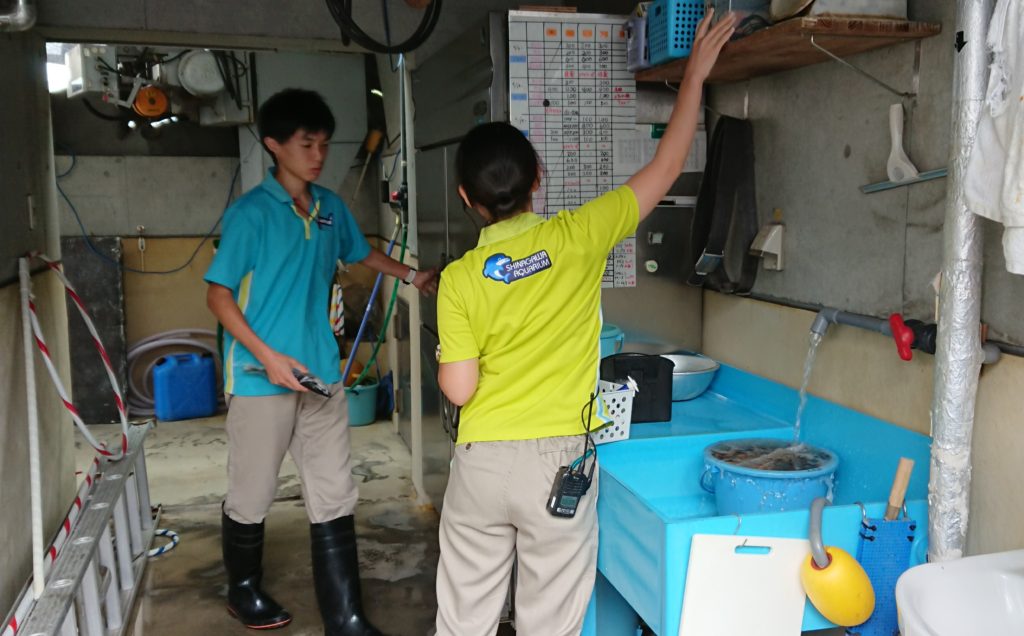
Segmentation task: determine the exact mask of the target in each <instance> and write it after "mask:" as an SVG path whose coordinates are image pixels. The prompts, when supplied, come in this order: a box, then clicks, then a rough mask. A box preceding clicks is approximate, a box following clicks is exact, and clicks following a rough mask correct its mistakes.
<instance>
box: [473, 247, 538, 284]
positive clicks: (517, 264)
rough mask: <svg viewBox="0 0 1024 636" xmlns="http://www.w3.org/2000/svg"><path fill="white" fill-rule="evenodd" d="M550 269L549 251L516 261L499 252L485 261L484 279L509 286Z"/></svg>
mask: <svg viewBox="0 0 1024 636" xmlns="http://www.w3.org/2000/svg"><path fill="white" fill-rule="evenodd" d="M550 267H551V257H550V256H548V252H547V250H541V251H539V252H537V253H535V254H531V255H529V256H527V257H526V258H520V259H519V260H515V261H514V260H512V257H511V256H509V255H508V254H502V253H501V252H498V253H497V254H492V255H491V256H489V257H488V258H487V260H486V261H484V278H489V279H491V280H496V281H498V282H499V283H505V284H506V285H509V284H511V283H514V282H516V281H517V280H522V279H524V278H526V277H528V276H533V275H534V274H536V273H538V272H542V271H544V270H546V269H548V268H550Z"/></svg>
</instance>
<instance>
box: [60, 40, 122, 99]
mask: <svg viewBox="0 0 1024 636" xmlns="http://www.w3.org/2000/svg"><path fill="white" fill-rule="evenodd" d="M64 61H65V64H67V67H68V70H69V71H70V74H71V79H70V81H69V82H68V97H77V96H78V95H84V94H86V93H94V94H100V95H102V97H103V101H115V102H116V101H117V99H118V77H117V52H116V49H115V48H114V47H113V46H108V45H106V44H76V45H74V46H73V47H72V48H71V49H69V50H68V52H67V53H65V54H64Z"/></svg>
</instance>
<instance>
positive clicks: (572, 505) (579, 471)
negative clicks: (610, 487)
mask: <svg viewBox="0 0 1024 636" xmlns="http://www.w3.org/2000/svg"><path fill="white" fill-rule="evenodd" d="M596 399H597V393H592V394H591V395H590V399H589V400H587V403H586V404H584V405H583V409H581V410H580V420H581V421H582V422H583V428H584V431H585V432H584V434H583V453H582V454H581V455H580V456H579V457H577V458H576V459H575V460H574V461H573V462H572V463H571V464H569V465H568V466H561V467H559V469H558V472H557V473H555V481H554V482H553V483H552V484H551V494H550V495H548V504H547V508H548V512H550V513H551V514H552V515H554V516H556V517H566V518H572V517H575V516H576V509H577V508H578V507H579V503H580V500H581V499H583V495H585V494H587V491H588V490H590V484H591V483H593V480H594V469H595V468H596V467H597V446H596V445H595V444H594V440H592V439H591V438H590V421H591V419H592V418H593V415H594V400H596ZM584 410H585V411H586V412H587V417H586V419H584V418H583V411H584ZM588 459H591V462H590V468H589V469H588V468H587V460H588Z"/></svg>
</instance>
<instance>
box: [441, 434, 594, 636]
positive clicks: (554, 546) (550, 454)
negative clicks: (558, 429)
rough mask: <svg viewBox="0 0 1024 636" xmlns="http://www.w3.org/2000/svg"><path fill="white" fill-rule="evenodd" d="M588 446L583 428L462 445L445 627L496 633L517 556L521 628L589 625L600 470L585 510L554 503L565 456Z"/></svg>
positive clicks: (447, 531)
mask: <svg viewBox="0 0 1024 636" xmlns="http://www.w3.org/2000/svg"><path fill="white" fill-rule="evenodd" d="M582 449H583V438H582V437H581V436H575V437H552V438H543V439H532V440H523V441H512V442H473V443H471V444H463V445H460V446H457V447H456V449H455V459H454V461H453V463H452V470H451V476H450V477H449V480H448V489H447V491H446V492H445V496H444V509H443V510H442V513H441V531H440V543H441V560H440V563H439V564H438V568H437V604H438V610H437V636H492V635H493V634H494V632H495V631H496V629H497V626H498V619H499V615H500V613H501V608H502V605H503V603H504V601H505V596H506V593H507V591H508V583H509V576H510V573H511V570H512V560H513V558H518V563H519V572H518V583H517V586H516V593H515V622H516V634H518V636H570V635H575V634H579V633H580V630H581V629H582V627H583V616H584V614H585V613H586V610H587V604H588V603H589V601H590V596H591V592H592V591H593V589H594V576H595V572H596V566H597V508H596V503H597V491H598V486H597V472H598V471H597V470H595V471H594V483H593V484H592V485H591V487H590V490H589V491H588V492H587V494H586V495H584V496H583V498H582V499H581V500H580V504H579V508H578V509H577V511H576V516H575V517H573V518H571V519H567V518H562V517H555V516H553V515H551V514H550V513H549V512H548V511H547V508H546V503H547V500H548V495H549V494H550V492H551V484H552V482H553V481H554V478H555V473H556V472H557V471H558V468H559V466H568V465H569V464H570V463H572V461H573V460H574V459H576V458H577V457H579V456H580V454H581V451H582ZM589 462H590V460H588V464H589Z"/></svg>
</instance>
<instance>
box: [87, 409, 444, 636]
mask: <svg viewBox="0 0 1024 636" xmlns="http://www.w3.org/2000/svg"><path fill="white" fill-rule="evenodd" d="M106 428H107V427H104V426H98V427H96V429H97V432H99V433H100V436H101V437H104V438H106V437H107V435H105V434H104V433H110V434H113V433H114V430H109V431H104V430H103V429H106ZM352 445H353V452H352V454H353V459H354V469H353V473H354V474H355V476H356V478H357V481H358V482H359V507H358V509H357V512H356V523H357V532H358V538H359V561H360V564H361V569H362V579H363V601H364V605H365V607H366V611H367V614H368V615H369V616H370V618H371V619H372V620H373V622H374V623H375V624H376V625H377V627H378V628H380V629H381V630H383V631H384V632H385V633H388V634H394V635H402V636H407V635H410V636H411V635H421V634H426V633H427V632H428V630H429V629H430V628H431V627H432V626H433V621H434V612H435V610H436V607H437V605H436V599H435V595H434V580H435V572H436V569H437V558H438V548H437V525H438V514H437V511H436V510H434V508H433V507H430V506H426V507H424V506H417V505H416V503H415V496H414V492H413V488H412V482H411V479H410V474H409V466H410V455H409V451H408V449H407V448H406V446H405V445H404V444H403V443H402V441H401V439H400V438H399V437H398V435H397V434H395V433H394V432H393V429H392V426H391V424H390V423H387V422H378V423H376V424H374V425H372V426H365V427H358V428H353V429H352ZM77 453H78V465H79V466H86V465H88V462H89V461H91V459H92V457H93V456H94V453H93V451H92V449H91V448H90V447H89V446H88V445H87V444H84V443H82V442H81V440H79V441H78V443H77ZM146 457H147V466H148V471H149V480H150V496H151V499H152V501H153V502H154V505H155V504H156V503H160V504H162V505H163V518H162V519H161V522H160V526H161V527H163V528H169V529H172V530H174V531H176V532H178V533H179V535H180V537H181V542H180V543H179V545H178V547H177V548H175V549H174V550H172V551H170V552H168V553H166V554H165V555H162V556H160V557H157V558H153V559H150V561H149V565H148V568H147V572H146V575H145V580H144V586H143V590H142V592H141V595H140V599H139V601H138V603H137V615H136V618H135V624H134V632H133V633H134V634H136V635H142V634H145V635H146V636H180V635H182V634H193V635H196V636H198V635H200V634H202V635H205V634H224V635H227V636H230V635H231V634H236V635H238V636H242V635H243V634H245V635H249V636H251V634H253V632H252V631H250V630H247V629H245V628H244V627H242V625H241V624H239V623H238V622H237V621H235V620H234V619H232V618H231V617H229V616H228V614H227V612H226V611H225V609H224V599H225V594H226V583H225V573H224V566H223V564H222V562H221V549H220V502H221V500H222V498H223V496H224V491H225V487H226V468H225V466H226V460H227V446H226V437H225V432H224V419H223V417H213V418H208V419H201V420H189V421H182V422H166V423H160V424H159V425H158V426H157V428H156V429H154V430H153V431H152V432H151V433H150V435H149V437H148V438H147V444H146ZM156 541H157V542H161V541H163V539H161V538H159V537H158V538H157V539H156ZM264 570H265V575H264V586H265V588H266V589H267V591H269V592H270V593H271V594H272V595H273V596H274V597H275V598H276V599H277V600H278V601H279V602H280V603H281V604H282V605H284V606H285V607H286V608H287V609H288V610H289V611H290V612H291V613H292V615H293V616H294V620H293V621H292V623H291V625H289V626H288V627H286V628H284V629H282V630H279V631H277V632H275V633H278V634H281V635H282V636H286V635H292V636H312V635H314V634H315V635H319V634H322V633H323V627H322V625H321V622H320V618H319V614H318V612H317V606H316V598H315V596H314V593H313V584H312V568H311V565H310V554H309V529H308V520H307V518H306V513H305V510H304V508H303V505H302V501H301V498H300V490H299V480H298V476H297V474H296V470H295V465H294V464H293V463H292V461H291V459H290V458H287V459H286V460H285V463H284V466H282V468H281V474H280V477H279V486H278V497H277V500H276V503H275V504H274V506H273V508H271V511H270V515H269V516H268V518H267V538H266V548H265V556H264Z"/></svg>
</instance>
